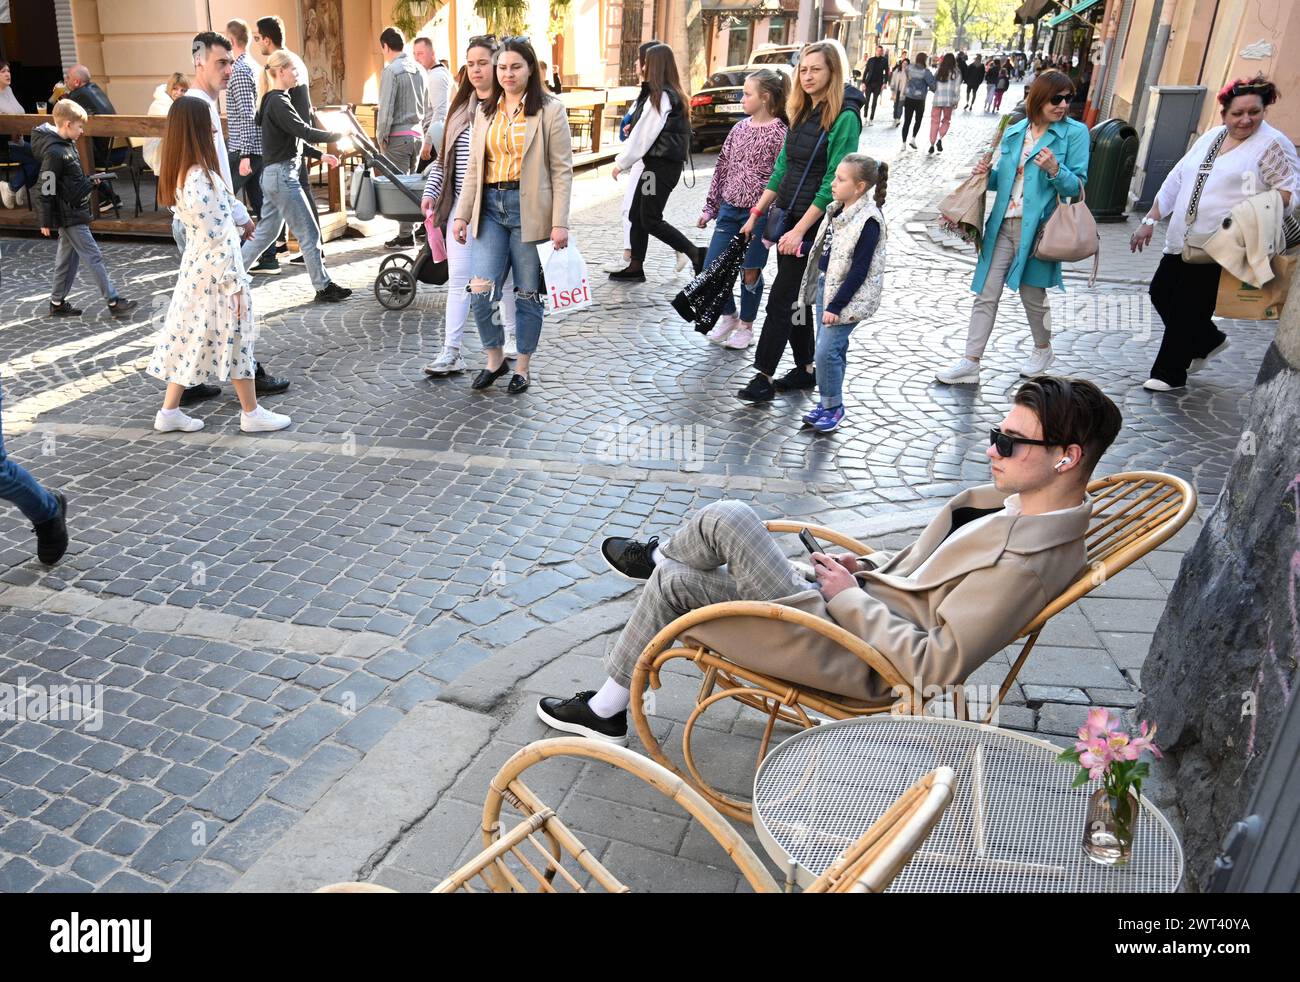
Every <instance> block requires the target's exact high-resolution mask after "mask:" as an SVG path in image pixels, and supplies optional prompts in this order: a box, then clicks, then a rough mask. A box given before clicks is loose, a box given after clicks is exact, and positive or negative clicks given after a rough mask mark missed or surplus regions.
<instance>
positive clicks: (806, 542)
mask: <svg viewBox="0 0 1300 982" xmlns="http://www.w3.org/2000/svg"><path fill="white" fill-rule="evenodd" d="M799 541H800V542H802V543H803V547H804V548H805V549H807V550H808V553H809V555H811V554H812V553H814V552H820V553H822V554H823V555H824V554H825V552H826V550H825V549H823V548H822V547H821V545H820V544H819V543H818V542H817V540H816V539H814V538H813V537H812V533H811V532H809V531H808V530H807V529H800V530H799Z"/></svg>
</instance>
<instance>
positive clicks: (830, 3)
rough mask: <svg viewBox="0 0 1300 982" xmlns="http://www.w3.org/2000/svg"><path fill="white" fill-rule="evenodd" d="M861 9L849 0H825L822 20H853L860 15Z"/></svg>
mask: <svg viewBox="0 0 1300 982" xmlns="http://www.w3.org/2000/svg"><path fill="white" fill-rule="evenodd" d="M861 16H862V11H860V10H858V8H857V7H855V6H853V4H851V3H849V0H826V7H825V8H824V10H823V12H822V20H853V19H854V18H857V17H861Z"/></svg>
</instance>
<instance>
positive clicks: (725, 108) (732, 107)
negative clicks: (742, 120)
mask: <svg viewBox="0 0 1300 982" xmlns="http://www.w3.org/2000/svg"><path fill="white" fill-rule="evenodd" d="M713 111H714V112H715V113H743V112H744V111H745V107H744V106H742V105H741V104H740V103H739V102H723V103H720V104H719V105H715V106H714V107H713Z"/></svg>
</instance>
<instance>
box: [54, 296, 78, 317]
mask: <svg viewBox="0 0 1300 982" xmlns="http://www.w3.org/2000/svg"><path fill="white" fill-rule="evenodd" d="M50 316H51V317H80V316H81V308H80V307H74V306H72V304H70V303H68V301H66V300H65V301H63V303H52V304H50Z"/></svg>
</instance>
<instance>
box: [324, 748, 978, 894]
mask: <svg viewBox="0 0 1300 982" xmlns="http://www.w3.org/2000/svg"><path fill="white" fill-rule="evenodd" d="M552 757H578V758H583V759H587V760H596V761H600V762H602V763H605V764H609V765H611V766H613V767H618V768H620V769H621V770H624V771H627V772H628V773H629V774H631V775H632V776H633V777H636V778H639V779H640V780H642V781H645V782H646V783H647V784H649V785H650V786H652V787H653V788H655V789H656V790H658V791H660V792H661V793H663V794H664V795H665V796H666V797H668V798H671V799H672V800H673V801H675V802H676V803H677V804H678V805H680V806H681V807H682V808H684V809H685V810H686V811H687V813H688V814H690V816H691V817H692V818H694V819H696V820H697V821H699V822H700V823H701V824H702V825H704V827H705V828H706V829H707V830H708V832H709V834H710V835H712V836H713V838H714V841H716V842H717V843H718V845H720V846H721V847H722V848H723V850H725V851H726V853H727V855H728V856H729V857H730V858H731V860H732V862H734V863H735V864H736V867H737V869H738V870H739V871H740V874H741V875H742V876H743V877H744V878H745V880H746V882H748V883H749V885H750V886H751V887H753V889H754V891H755V892H757V893H778V892H780V890H781V888H780V887H779V886H778V885H777V882H776V880H775V879H773V878H772V875H771V873H769V872H768V870H767V867H766V866H764V865H763V863H762V861H761V860H759V858H758V856H756V855H755V854H754V851H753V850H752V849H750V847H749V846H748V844H746V842H745V840H744V839H742V838H741V837H740V836H739V835H738V834H737V832H736V830H735V829H734V828H732V827H731V825H729V824H728V823H727V821H726V819H724V818H723V817H722V816H721V815H719V814H718V813H717V811H716V810H714V808H713V807H712V806H711V805H710V804H709V803H708V802H707V801H705V800H704V798H703V797H701V796H700V795H699V793H697V792H696V791H695V790H694V789H693V788H692V787H691V786H690V785H689V784H687V783H686V782H685V781H683V780H682V779H681V778H679V777H677V776H676V775H675V774H672V773H671V772H670V771H668V770H666V769H665V768H663V767H660V766H659V765H658V764H656V763H655V762H654V761H652V760H649V759H647V758H645V757H642V756H641V755H640V754H637V753H635V752H633V751H631V750H627V749H625V748H623V747H617V746H614V745H612V744H602V743H596V742H595V741H592V740H585V739H583V738H581V737H559V738H556V739H553V740H539V741H537V742H536V743H532V744H530V745H528V746H527V747H524V748H523V749H522V750H519V751H518V752H516V753H515V755H514V756H513V757H511V758H510V759H509V760H508V761H506V762H505V764H504V765H502V767H501V770H500V771H498V772H497V774H496V776H495V777H494V778H493V779H492V782H491V785H490V787H489V789H488V794H487V800H486V801H485V802H484V804H483V826H482V829H483V846H484V848H483V850H482V851H481V852H480V853H478V855H476V856H475V857H474V858H473V859H471V860H470V861H469V862H467V863H466V864H465V865H463V866H461V867H460V869H458V870H456V871H455V872H453V873H452V874H451V875H450V876H448V877H447V878H446V879H445V880H443V881H442V882H441V883H439V884H438V886H437V887H435V888H434V891H433V892H434V893H457V892H463V893H477V892H480V891H482V890H486V891H488V892H492V893H533V892H537V893H558V892H561V890H562V889H564V888H567V889H569V890H573V891H574V892H578V893H586V892H589V891H588V890H587V886H586V884H584V883H583V882H582V881H583V879H584V878H589V879H590V881H591V886H593V887H596V888H599V890H600V891H602V892H607V893H629V892H630V889H629V888H628V886H627V885H626V884H624V883H623V882H622V881H621V880H619V879H618V877H617V876H616V875H615V874H614V873H612V872H611V871H610V870H609V869H608V868H607V867H605V866H604V864H602V863H601V862H600V861H599V860H598V859H596V857H595V856H593V855H592V854H591V852H590V851H589V850H588V849H587V847H586V846H585V845H583V843H582V841H581V840H579V839H578V837H577V836H576V835H574V834H573V832H572V831H570V829H569V828H568V826H566V825H565V824H564V823H563V822H562V821H561V820H560V818H559V816H558V815H556V813H555V811H554V809H552V808H550V807H549V806H547V805H546V804H545V803H544V802H542V801H541V800H540V799H539V798H538V797H537V795H536V794H534V793H533V792H532V791H531V790H530V789H529V788H528V786H527V785H526V784H524V783H523V781H522V780H521V777H522V775H523V772H524V771H526V770H527V769H528V768H530V767H532V766H534V765H535V764H539V763H541V762H542V761H544V760H547V759H550V758H552ZM953 780H954V776H953V771H952V769H951V768H947V767H940V768H938V769H936V770H935V771H932V772H931V773H929V774H927V775H926V776H925V777H923V778H922V779H921V780H920V781H918V782H917V783H916V784H915V785H913V787H912V788H910V789H909V790H908V791H907V792H906V793H904V794H903V795H902V796H900V797H899V799H898V801H896V802H895V803H894V804H893V805H892V806H890V808H889V809H887V810H886V811H885V813H884V814H883V815H882V816H881V817H880V818H879V819H878V820H877V821H875V822H874V823H872V825H871V827H870V828H869V829H867V831H866V832H865V833H864V834H863V835H862V836H861V837H860V838H859V839H858V840H857V841H856V842H854V843H853V844H852V845H851V846H850V847H849V848H847V849H846V850H845V851H844V854H843V855H842V856H840V857H839V859H837V860H836V862H835V863H834V864H833V865H832V866H831V867H830V868H829V869H828V870H827V871H826V872H825V873H824V874H822V876H820V877H819V878H818V879H817V880H816V881H815V882H814V883H813V884H812V886H810V887H809V889H808V890H807V891H805V892H808V893H875V892H879V891H881V890H884V889H885V888H886V887H887V886H888V885H889V884H890V882H892V880H893V879H894V877H895V876H897V875H898V873H899V871H900V870H901V869H902V868H903V867H904V866H905V865H906V864H907V861H908V859H910V858H911V856H912V854H913V853H915V852H916V850H917V849H918V848H919V847H920V845H921V843H922V842H924V841H925V838H926V836H927V835H929V834H930V831H931V830H932V829H933V828H934V826H935V825H936V824H937V823H938V821H939V819H940V818H941V817H942V815H943V811H944V809H945V808H947V806H948V803H949V801H951V799H952V785H953ZM503 804H509V805H510V806H511V807H512V808H513V809H515V810H516V811H518V812H519V813H520V815H521V816H522V818H521V820H520V821H519V822H518V823H517V824H516V825H514V826H513V827H510V828H508V829H506V830H503V829H502V824H501V808H502V805H503ZM786 889H787V892H788V890H789V889H790V884H789V883H787V886H786ZM316 892H317V893H393V892H395V891H393V890H390V889H388V888H387V887H382V886H378V885H376V884H373V883H355V882H354V883H335V884H331V885H330V886H326V887H321V888H320V889H319V890H317V891H316Z"/></svg>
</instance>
